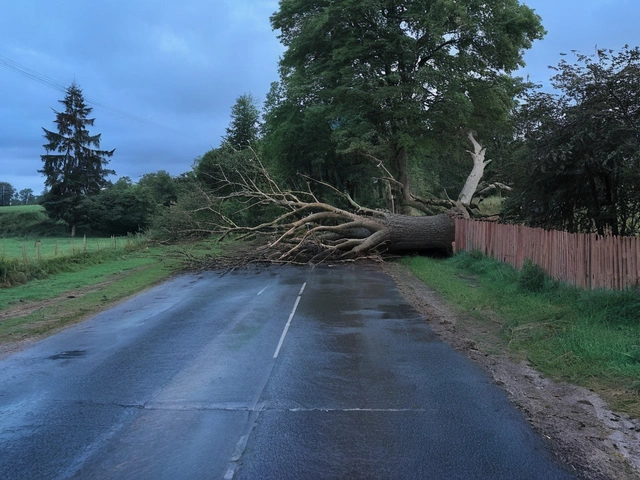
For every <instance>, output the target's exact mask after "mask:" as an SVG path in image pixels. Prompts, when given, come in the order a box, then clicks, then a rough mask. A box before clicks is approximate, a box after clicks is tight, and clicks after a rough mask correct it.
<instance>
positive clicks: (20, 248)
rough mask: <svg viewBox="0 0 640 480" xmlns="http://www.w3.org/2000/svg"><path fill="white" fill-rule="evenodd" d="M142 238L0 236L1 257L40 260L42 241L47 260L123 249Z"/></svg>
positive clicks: (31, 260)
mask: <svg viewBox="0 0 640 480" xmlns="http://www.w3.org/2000/svg"><path fill="white" fill-rule="evenodd" d="M36 206H37V205H36ZM9 208H14V207H9ZM15 208H20V207H15ZM142 238H143V237H142V236H138V237H124V238H123V237H115V238H87V239H86V241H85V239H84V238H83V237H76V238H75V239H73V238H70V237H60V238H56V237H52V238H50V237H43V238H42V239H38V240H23V239H18V238H0V259H11V258H15V259H20V260H23V259H24V256H25V255H26V257H27V261H29V262H35V261H38V243H40V259H43V260H45V259H48V258H54V257H60V256H67V255H72V254H74V253H80V252H83V251H87V252H95V251H98V250H104V249H122V248H123V247H125V246H126V245H127V243H130V242H137V241H141V240H142Z"/></svg>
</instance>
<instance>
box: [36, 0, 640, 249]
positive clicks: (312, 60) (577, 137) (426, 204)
mask: <svg viewBox="0 0 640 480" xmlns="http://www.w3.org/2000/svg"><path fill="white" fill-rule="evenodd" d="M271 23H272V26H273V28H274V29H275V30H277V31H278V32H279V38H280V40H281V42H282V43H283V45H284V46H285V47H286V50H285V53H284V55H283V56H282V58H281V60H280V79H279V81H278V82H274V83H273V84H272V85H271V89H270V92H269V93H268V95H267V98H266V100H265V102H264V104H263V105H259V103H258V102H257V101H256V100H255V99H254V97H253V96H252V95H250V94H244V95H241V96H240V97H239V98H238V99H237V101H236V103H235V105H234V106H233V107H232V110H231V121H230V124H229V126H228V128H227V131H226V135H225V136H224V137H223V139H222V142H221V144H220V147H218V148H214V149H212V150H210V151H208V152H205V153H204V154H203V155H202V156H201V157H199V158H198V159H196V161H195V162H194V167H193V170H192V171H190V172H186V173H185V174H183V175H181V176H179V177H177V178H172V177H171V176H169V175H168V174H166V172H158V173H155V174H149V175H147V176H144V177H143V178H142V179H141V180H140V181H139V182H138V183H137V184H133V183H132V182H131V181H130V180H129V179H127V178H122V179H120V180H118V181H117V182H115V183H111V182H109V181H108V180H107V177H108V176H109V175H112V174H113V173H114V172H113V171H111V170H109V169H108V168H107V165H108V161H109V158H110V157H111V156H112V155H113V154H114V150H101V149H100V142H101V138H100V135H91V134H90V133H89V132H88V130H87V127H89V126H92V125H93V119H90V118H89V117H88V115H89V114H90V113H91V109H90V108H88V107H87V106H86V105H85V104H84V100H83V98H82V92H81V90H80V88H79V87H78V86H77V85H75V84H74V85H72V86H71V87H69V89H68V90H67V94H66V96H65V99H64V100H62V101H61V103H62V104H63V105H64V111H62V112H56V120H55V123H56V125H57V131H55V132H54V131H50V130H46V129H45V137H46V139H47V141H48V143H47V144H46V145H45V149H46V154H45V155H43V156H42V160H43V169H42V170H40V171H41V173H43V174H44V175H45V177H46V182H45V184H46V186H47V191H46V192H45V194H44V196H43V198H42V204H43V205H44V207H45V209H46V210H47V212H48V213H49V215H50V216H51V217H52V218H55V219H57V220H61V221H64V222H66V223H67V225H69V228H70V231H72V232H73V231H74V230H75V228H76V227H78V226H83V225H88V226H90V227H92V228H100V227H101V226H102V227H104V226H105V225H109V228H112V229H118V228H121V229H122V230H126V231H131V230H137V229H143V228H148V227H149V226H150V225H152V224H153V225H154V226H155V227H156V228H158V229H160V230H163V231H165V232H166V233H167V234H168V235H170V236H171V235H172V236H181V235H182V236H185V235H202V234H207V233H210V232H212V231H221V229H220V228H219V227H220V225H221V224H224V225H226V228H227V230H225V231H229V229H231V230H233V229H236V228H248V229H251V228H254V227H255V226H257V225H260V224H269V225H271V224H270V223H269V222H270V221H271V220H273V219H274V218H278V215H280V214H281V210H280V209H282V208H285V209H286V208H287V207H286V206H284V207H283V205H280V204H277V202H276V203H274V202H270V201H267V200H265V198H263V199H262V200H259V196H260V194H265V193H268V192H271V194H274V192H276V190H273V186H274V185H278V189H280V190H279V191H281V192H301V191H304V192H307V193H310V194H311V195H312V197H308V198H314V199H315V200H317V202H318V203H323V204H326V205H330V206H333V207H336V208H340V209H342V211H344V212H347V213H349V212H354V211H359V212H366V211H367V210H368V211H370V212H374V211H378V212H387V213H388V214H390V215H413V216H416V215H419V216H430V215H437V214H441V213H443V212H450V211H451V209H452V208H453V207H455V206H456V205H458V207H460V206H461V207H462V208H463V210H464V214H466V215H471V216H474V215H478V214H479V213H478V212H479V209H478V204H479V203H480V202H482V201H483V198H485V197H486V196H487V195H492V194H493V195H495V194H497V195H499V196H501V197H504V202H503V203H502V207H503V208H502V214H501V219H502V220H503V221H509V222H519V223H525V224H528V225H532V226H542V227H546V228H560V229H566V230H569V231H572V232H597V233H600V234H605V233H612V234H621V235H636V234H638V233H639V232H640V177H639V175H640V173H639V172H640V168H638V167H640V153H639V152H640V149H639V148H638V147H640V145H639V144H638V143H639V142H640V130H639V128H640V127H639V125H640V123H639V120H640V118H639V117H640V98H639V97H638V95H639V94H638V91H639V89H638V86H639V83H640V51H639V50H638V48H637V47H635V48H632V47H629V46H624V47H623V48H622V49H621V50H620V51H613V50H608V49H599V50H596V51H595V52H594V53H593V54H592V55H588V54H583V53H579V52H574V53H573V57H570V59H571V60H572V61H569V59H567V58H565V59H564V60H562V61H561V62H560V64H559V65H558V66H557V67H555V74H554V76H553V77H552V79H551V80H552V85H553V87H554V91H552V92H547V91H544V90H542V89H541V88H540V87H539V86H535V85H532V84H531V83H529V82H527V81H525V80H523V79H522V78H519V77H516V76H514V72H515V71H516V70H517V69H518V68H519V67H521V66H523V65H524V63H523V60H522V57H523V53H524V51H525V50H526V49H528V48H530V47H531V46H532V44H533V42H534V41H536V40H539V39H541V38H543V36H544V34H545V33H546V32H545V31H544V28H543V26H542V21H541V18H540V17H539V16H538V15H536V14H535V12H534V11H533V10H532V9H530V8H529V7H527V6H526V5H523V4H521V3H520V2H519V1H518V0H484V1H478V0H465V1H461V2H451V1H448V0H440V1H436V2H426V1H419V2H413V1H412V2H409V1H406V0H400V1H398V0H394V1H390V0H372V1H367V2H361V1H355V0H335V1H331V2H307V1H304V0H281V1H280V3H279V9H278V11H277V12H275V13H274V14H273V15H272V17H271ZM472 167H473V168H472ZM472 170H473V172H472V175H470V174H469V172H470V171H472ZM469 182H471V183H469ZM270 188H271V190H269V189H270ZM247 189H249V190H251V189H253V190H252V191H249V190H247ZM465 189H466V190H468V191H465ZM243 193H244V194H245V195H244V196H243ZM247 193H248V195H246V194H247ZM256 195H258V196H257V197H256ZM274 195H276V196H277V194H274ZM272 199H273V198H272ZM290 207H291V206H290V205H289V208H290ZM307 208H309V207H307V206H304V207H303V211H305V209H307ZM300 214H301V215H302V213H300ZM329 217H331V216H330V215H329ZM317 218H319V217H314V221H315V220H316V219H317ZM336 221H337V220H336V218H333V219H332V220H330V222H334V223H335V222H336ZM307 227H310V225H307ZM329 227H331V228H334V227H335V225H326V226H325V227H324V228H329ZM222 230H224V229H222ZM369 234H370V235H371V234H372V232H369ZM350 241H351V242H353V241H355V240H354V239H350Z"/></svg>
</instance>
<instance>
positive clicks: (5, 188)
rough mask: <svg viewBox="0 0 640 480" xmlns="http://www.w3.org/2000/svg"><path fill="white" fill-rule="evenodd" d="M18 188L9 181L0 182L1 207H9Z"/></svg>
mask: <svg viewBox="0 0 640 480" xmlns="http://www.w3.org/2000/svg"><path fill="white" fill-rule="evenodd" d="M15 191H16V189H15V188H13V186H12V185H11V184H10V183H8V182H0V207H8V206H9V205H11V200H12V199H13V195H14V194H15Z"/></svg>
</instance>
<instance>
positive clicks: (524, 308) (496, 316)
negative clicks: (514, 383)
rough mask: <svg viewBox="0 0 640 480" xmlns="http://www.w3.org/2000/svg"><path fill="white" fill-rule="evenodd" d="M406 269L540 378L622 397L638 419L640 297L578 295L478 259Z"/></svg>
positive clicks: (419, 261)
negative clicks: (490, 329)
mask: <svg viewBox="0 0 640 480" xmlns="http://www.w3.org/2000/svg"><path fill="white" fill-rule="evenodd" d="M407 263H408V264H409V266H410V268H411V270H412V271H413V272H414V274H415V275H416V276H417V277H419V278H420V279H422V280H423V281H424V282H425V283H426V284H428V285H430V286H432V287H433V288H435V289H436V290H438V291H440V292H441V293H442V294H443V295H444V296H445V297H446V298H448V299H449V300H451V301H452V302H453V303H455V304H457V305H459V306H460V307H461V308H462V309H463V310H466V311H467V312H470V313H471V314H472V315H473V316H474V317H475V318H476V319H477V320H478V321H480V322H488V321H491V322H496V321H497V322H499V324H500V325H501V329H500V332H501V336H502V340H503V341H504V343H505V345H507V346H508V347H509V348H510V349H512V350H513V351H517V352H520V354H522V355H524V356H525V357H526V358H527V359H528V360H529V361H530V362H531V363H532V364H534V365H535V366H536V368H538V369H539V370H541V371H542V372H544V373H546V374H548V375H551V376H553V377H555V378H561V379H565V380H569V381H572V382H574V383H577V384H581V385H584V386H588V387H595V386H598V385H599V386H600V387H602V386H606V387H608V388H611V389H614V390H616V391H618V393H620V392H623V393H624V395H622V396H620V397H618V398H625V399H626V400H625V401H626V402H631V404H633V408H632V409H635V410H634V413H636V414H640V398H638V393H640V294H639V293H638V292H635V291H625V292H614V291H583V290H579V289H577V288H574V287H570V286H566V285H563V284H561V283H558V282H554V281H552V280H550V279H549V278H548V277H546V276H545V275H544V274H541V272H540V271H539V269H538V268H537V267H536V266H535V265H533V264H531V263H527V264H526V265H525V267H524V268H523V269H522V271H520V272H518V271H517V270H515V269H514V268H512V267H511V266H509V265H506V264H503V263H500V262H497V261H495V260H493V259H490V258H487V257H484V256H482V255H481V254H478V253H477V252H472V253H468V254H460V255H457V256H455V257H453V258H450V259H446V260H434V259H429V258H423V257H416V258H412V259H410V260H407ZM634 399H635V400H634Z"/></svg>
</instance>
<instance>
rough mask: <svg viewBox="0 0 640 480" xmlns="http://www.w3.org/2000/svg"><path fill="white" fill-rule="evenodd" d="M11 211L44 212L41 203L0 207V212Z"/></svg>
mask: <svg viewBox="0 0 640 480" xmlns="http://www.w3.org/2000/svg"><path fill="white" fill-rule="evenodd" d="M11 212H16V213H17V212H44V208H43V207H42V205H15V206H13V207H0V214H2V213H11Z"/></svg>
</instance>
